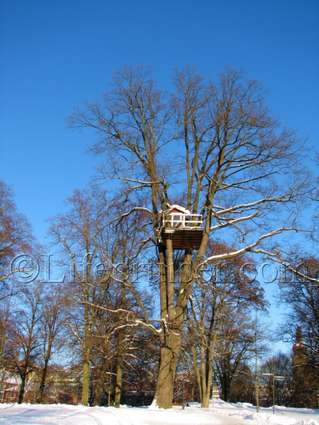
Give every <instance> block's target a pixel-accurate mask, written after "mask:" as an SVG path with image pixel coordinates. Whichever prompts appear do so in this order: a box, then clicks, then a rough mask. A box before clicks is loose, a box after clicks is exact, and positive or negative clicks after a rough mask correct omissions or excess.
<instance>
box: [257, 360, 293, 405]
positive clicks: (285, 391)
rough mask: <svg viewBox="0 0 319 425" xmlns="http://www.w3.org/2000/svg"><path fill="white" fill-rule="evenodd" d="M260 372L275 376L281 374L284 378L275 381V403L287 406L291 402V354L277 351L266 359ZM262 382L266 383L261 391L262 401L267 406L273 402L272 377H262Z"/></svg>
mask: <svg viewBox="0 0 319 425" xmlns="http://www.w3.org/2000/svg"><path fill="white" fill-rule="evenodd" d="M260 372H261V373H272V374H274V375H277V376H282V377H283V378H284V379H283V380H281V381H275V394H276V403H277V404H279V405H280V406H287V405H289V404H290V403H291V397H292V388H293V383H292V378H293V376H292V373H293V368H292V360H291V356H290V355H287V354H284V353H278V354H276V355H274V356H272V357H270V358H269V359H267V360H266V361H265V362H264V363H263V364H262V365H261V368H260ZM262 381H263V382H265V383H266V385H265V387H264V391H263V398H262V401H263V403H265V404H266V405H267V406H271V405H272V403H273V381H272V378H266V377H263V379H262Z"/></svg>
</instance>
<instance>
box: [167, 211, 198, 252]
mask: <svg viewBox="0 0 319 425" xmlns="http://www.w3.org/2000/svg"><path fill="white" fill-rule="evenodd" d="M160 214H161V216H160V229H159V243H161V244H165V243H166V240H167V239H172V242H173V249H187V248H189V249H199V247H200V244H201V240H202V235H203V217H202V215H201V214H192V213H191V212H190V211H189V210H187V209H185V208H183V207H181V206H180V205H168V208H167V210H165V211H161V213H160Z"/></svg>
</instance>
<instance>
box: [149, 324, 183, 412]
mask: <svg viewBox="0 0 319 425" xmlns="http://www.w3.org/2000/svg"><path fill="white" fill-rule="evenodd" d="M179 351H180V335H179V334H178V333H177V332H176V333H174V334H173V333H171V334H170V335H168V336H167V337H166V343H164V344H163V345H162V347H161V352H160V366H159V373H158V379H157V387H156V395H155V399H156V404H157V406H159V407H161V408H163V409H169V408H171V407H172V405H173V397H174V380H175V372H176V362H177V356H178V354H179Z"/></svg>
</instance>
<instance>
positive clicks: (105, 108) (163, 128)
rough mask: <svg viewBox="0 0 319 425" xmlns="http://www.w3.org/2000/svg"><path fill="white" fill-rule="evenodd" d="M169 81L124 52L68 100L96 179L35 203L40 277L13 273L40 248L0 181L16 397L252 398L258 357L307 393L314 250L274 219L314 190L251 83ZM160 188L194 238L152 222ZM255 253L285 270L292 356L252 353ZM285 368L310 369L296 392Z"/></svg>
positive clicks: (160, 205)
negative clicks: (56, 211) (81, 97)
mask: <svg viewBox="0 0 319 425" xmlns="http://www.w3.org/2000/svg"><path fill="white" fill-rule="evenodd" d="M174 87H175V88H174V91H173V92H172V93H171V94H167V92H166V91H162V90H159V89H158V88H157V86H156V84H155V82H154V81H153V80H152V79H151V78H150V76H149V75H148V74H147V73H145V71H144V70H143V69H142V68H138V69H134V70H132V69H129V68H127V69H124V70H123V71H121V72H120V73H118V74H117V75H116V77H115V79H114V84H113V87H112V88H111V90H110V91H109V92H108V93H107V94H106V95H105V96H104V98H103V101H102V102H101V103H100V104H90V105H89V106H88V107H87V108H86V109H85V110H84V111H80V112H77V113H75V114H74V115H73V116H72V119H71V122H72V124H73V125H74V126H80V127H85V128H89V129H93V130H94V131H95V132H97V133H98V143H97V144H95V145H94V147H93V151H94V152H95V153H96V154H98V155H101V157H103V158H105V160H104V166H102V167H101V177H103V178H102V179H101V184H99V185H97V184H94V185H93V184H92V185H91V186H89V187H88V188H86V189H85V190H82V191H81V190H77V191H75V192H74V194H73V195H72V196H71V197H70V198H69V199H68V208H67V211H66V212H65V213H64V214H62V215H60V216H57V217H55V218H54V219H52V221H51V224H50V230H49V234H50V238H51V242H52V247H51V249H52V252H54V255H53V257H52V263H51V268H52V270H54V273H53V276H52V275H51V277H50V279H49V280H48V281H45V279H41V275H38V274H36V276H35V278H34V279H29V280H28V279H25V281H24V283H23V279H22V278H23V277H25V278H28V277H29V276H32V273H31V272H32V270H33V269H34V267H35V266H39V268H40V269H41V268H42V269H43V268H45V267H46V266H47V263H46V265H44V264H43V257H44V255H43V254H44V253H43V252H42V251H41V248H40V247H38V246H36V245H35V243H34V241H33V239H32V237H31V232H30V229H29V226H28V225H27V222H26V220H25V219H24V218H23V217H22V216H21V215H20V214H18V212H17V210H16V208H15V206H14V202H13V199H12V195H11V194H10V191H9V190H8V189H7V187H6V185H5V184H4V183H3V184H2V186H1V192H0V195H1V200H0V202H1V204H0V212H1V215H0V225H1V227H0V276H1V277H0V279H1V281H2V288H1V290H2V294H3V295H2V310H1V311H2V316H1V347H0V349H1V368H2V372H3V373H2V378H1V379H2V388H4V386H5V385H6V383H8V382H9V381H10V377H11V376H13V375H14V374H16V375H18V376H19V377H20V380H19V394H18V401H19V402H22V401H23V400H24V399H25V396H26V397H27V398H28V397H30V400H31V401H38V402H43V401H68V402H79V401H81V403H83V404H85V405H88V404H97V405H99V404H101V405H106V404H112V405H115V406H119V405H120V403H121V402H124V401H127V402H131V403H135V404H136V403H140V404H143V403H147V402H150V401H151V400H152V399H154V402H155V403H156V404H157V405H158V406H159V407H164V408H167V407H171V406H172V403H173V402H185V401H186V400H198V401H200V402H201V405H202V407H207V406H208V405H209V400H210V398H211V396H212V389H213V388H214V387H215V388H216V387H218V388H219V389H220V393H221V394H220V395H221V396H222V398H223V399H225V400H234V401H249V402H254V403H255V402H256V395H257V398H258V399H260V402H262V403H266V404H269V403H270V398H269V394H270V390H269V388H270V387H269V383H268V381H267V379H266V378H265V376H264V375H262V373H274V374H282V375H284V381H282V382H280V383H279V382H278V383H276V385H277V386H278V388H277V390H278V397H279V394H281V395H280V397H281V398H280V400H282V401H283V402H284V403H289V404H295V405H307V406H314V405H315V403H316V395H315V394H314V392H315V390H314V388H315V387H316V385H317V383H318V373H317V371H318V364H317V356H318V330H319V329H318V326H319V325H318V317H319V316H318V312H319V303H318V294H319V290H318V275H317V265H318V261H317V260H316V259H315V258H310V256H309V255H307V254H306V253H304V252H302V251H299V252H298V249H296V248H295V249H294V252H293V254H294V255H292V253H291V252H287V249H282V246H285V245H284V243H285V239H284V238H285V235H286V234H288V233H289V235H291V232H292V233H294V232H296V231H298V232H300V231H302V230H303V229H304V228H305V226H304V225H303V222H302V221H301V222H299V221H300V220H301V219H302V215H301V214H300V210H299V208H298V207H299V206H300V205H305V202H315V201H313V199H314V197H315V191H314V189H313V187H314V184H313V183H312V180H311V177H310V176H309V175H308V174H307V175H306V174H305V173H304V172H303V169H302V167H300V157H301V154H302V153H303V152H304V150H303V146H302V145H301V144H300V143H299V141H298V139H297V137H296V135H295V134H294V133H293V132H291V131H288V130H287V129H284V128H282V127H281V126H280V124H279V123H278V122H277V121H276V120H275V119H274V118H273V117H272V116H271V115H270V114H269V112H268V109H267V108H266V105H265V101H264V99H263V96H262V92H261V90H260V86H259V84H257V83H256V82H255V81H250V80H247V79H246V78H245V77H244V76H243V75H242V74H240V73H238V72H236V71H227V72H225V73H224V74H223V75H222V76H221V77H220V79H219V80H218V81H217V82H216V83H213V82H211V81H205V79H204V78H202V77H201V76H200V75H197V74H196V73H195V72H193V71H191V70H189V69H186V70H184V71H182V72H179V73H177V74H176V75H175V78H174ZM105 187H107V189H105ZM173 203H176V204H179V205H182V206H183V207H185V208H184V209H183V210H181V211H184V212H183V213H181V212H180V213H179V216H180V215H181V214H185V216H187V217H188V218H187V219H188V220H190V222H192V217H199V218H200V228H199V230H200V232H201V233H200V240H199V242H198V246H197V245H196V246H195V245H194V242H192V239H191V238H190V237H187V236H186V234H184V236H183V238H182V239H181V241H182V242H181V241H180V242H179V243H180V244H181V243H185V246H184V247H183V246H178V249H177V248H176V245H175V246H174V239H173V237H165V238H164V233H163V232H164V230H165V229H164V228H165V221H163V217H164V215H163V214H165V213H166V212H167V211H169V210H170V208H171V206H172V204H173ZM177 215H178V214H177ZM185 219H186V218H185ZM185 219H184V222H183V223H184V224H185ZM314 221H315V218H314ZM171 223H173V221H172V222H171ZM172 226H173V227H171V229H170V231H172V230H173V231H174V230H176V229H177V227H174V226H176V224H174V223H173V224H172ZM180 230H182V231H183V229H180V228H179V231H180ZM195 230H196V229H195ZM197 230H198V229H197ZM304 230H307V232H308V234H309V233H311V234H312V236H313V237H314V238H315V236H316V234H315V229H312V228H309V226H308V228H307V229H304ZM185 231H187V230H185ZM171 233H172V232H171ZM188 235H190V233H189V234H188ZM279 235H281V239H280V238H279V239H278V238H277V240H276V244H275V241H274V238H275V237H276V236H279ZM289 237H290V238H291V236H289ZM183 241H184V242H183ZM185 241H186V242H185ZM192 243H193V245H192ZM50 252H51V251H50ZM20 253H25V254H28V253H29V254H32V259H33V260H32V261H33V262H32V261H31V262H30V261H29V260H30V258H31V257H26V259H25V260H23V258H22V260H21V258H20V259H19V258H18V260H17V259H16V256H17V255H18V254H20ZM28 258H29V260H28ZM258 258H267V259H271V260H272V261H274V262H277V263H280V264H284V265H285V267H287V269H288V270H289V272H290V274H291V275H292V276H293V277H294V278H293V279H292V280H291V281H289V282H286V283H285V284H283V285H281V294H282V301H283V302H286V303H287V305H288V304H289V306H290V308H291V312H292V316H291V317H290V318H289V320H288V321H287V324H289V326H288V325H287V326H286V327H285V329H284V331H283V334H285V336H290V338H291V344H293V342H295V343H296V344H299V345H298V346H295V347H294V350H293V357H292V358H290V357H289V356H285V355H279V356H277V357H276V356H275V357H270V358H269V359H268V360H267V361H266V362H265V363H264V364H262V365H261V359H262V358H265V353H266V352H267V344H266V342H267V338H268V335H267V332H266V329H265V327H264V326H263V325H262V323H259V322H258V321H256V314H257V313H258V312H259V311H265V310H266V309H267V303H266V301H265V297H264V291H263V288H262V285H261V283H260V282H259V281H258V279H257V278H258V276H256V274H255V273H254V270H255V268H256V266H257V262H258ZM12 259H14V261H12ZM23 261H24V263H23ZM50 261H51V260H50ZM34 263H35V264H34ZM301 265H303V266H304V267H301ZM61 275H62V276H64V279H62V280H61V279H58V278H57V276H59V277H61ZM21 279H22V281H21ZM55 279H56V280H57V281H58V282H54V280H55ZM27 280H28V282H26V281H27ZM297 327H298V329H299V328H300V332H301V334H302V336H300V334H299V337H298V338H297V339H298V340H297V341H295V332H296V328H297ZM298 332H299V331H298ZM296 347H297V348H296ZM298 347H299V348H298ZM301 348H302V350H303V351H302V356H301V355H300V352H299V351H298V350H299V349H301ZM296 350H297V351H296ZM298 353H299V354H298ZM298 355H299V358H301V357H302V359H303V360H302V361H297V360H296V356H297V357H298ZM256 364H257V367H256V366H255V365H256ZM267 371H268V372H267ZM10 374H11V375H10ZM301 376H303V377H306V376H308V378H309V379H308V378H307V379H304V387H303V388H304V390H302V391H303V393H302V394H303V396H302V397H299V396H297V395H298V394H301V392H300V391H301V390H300V388H301V387H300V385H301V382H302V378H301ZM310 381H311V382H310ZM297 382H298V383H297ZM305 382H307V384H305ZM2 391H3V392H4V390H2ZM280 391H281V392H280ZM28 394H29V395H28ZM258 394H259V397H258ZM271 394H272V393H271ZM298 397H299V398H298ZM257 401H258V400H257Z"/></svg>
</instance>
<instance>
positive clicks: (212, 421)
mask: <svg viewBox="0 0 319 425" xmlns="http://www.w3.org/2000/svg"><path fill="white" fill-rule="evenodd" d="M50 424H51V425H52V424H54V425H319V411H318V410H312V409H297V408H286V407H282V406H277V407H276V414H275V415H273V414H272V410H271V408H263V409H261V411H260V412H259V413H258V414H257V413H256V409H255V407H254V406H252V405H251V404H249V403H237V404H232V403H225V402H223V401H222V400H214V401H212V402H211V405H210V407H209V409H201V408H200V407H199V405H198V404H197V403H192V404H191V405H190V407H186V408H185V409H184V410H183V409H181V408H180V407H175V408H173V409H170V410H164V409H158V408H156V407H148V408H147V407H145V408H137V407H127V406H122V407H121V408H119V409H116V408H114V407H85V406H71V405H66V404H56V405H52V404H51V405H48V404H47V405H37V404H21V405H17V404H0V425H50Z"/></svg>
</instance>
